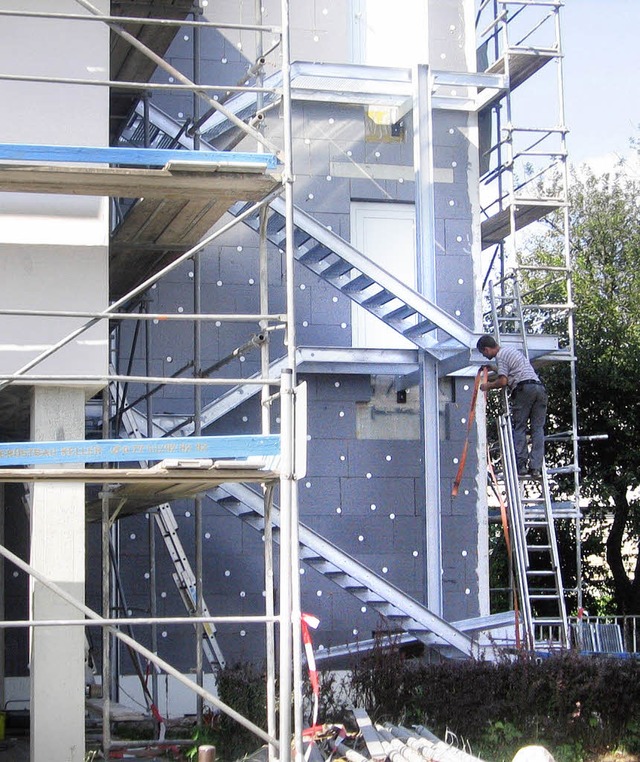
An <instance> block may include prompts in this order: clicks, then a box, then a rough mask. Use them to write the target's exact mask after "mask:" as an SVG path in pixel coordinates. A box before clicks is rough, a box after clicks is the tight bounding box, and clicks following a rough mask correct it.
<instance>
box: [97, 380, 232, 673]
mask: <svg viewBox="0 0 640 762" xmlns="http://www.w3.org/2000/svg"><path fill="white" fill-rule="evenodd" d="M120 391H121V390H119V389H118V385H117V384H111V385H110V392H111V395H112V399H114V401H116V402H117V401H118V400H119V402H120V403H122V395H121V394H120ZM142 418H144V416H142V415H141V413H139V412H137V411H135V409H134V408H129V407H128V406H127V405H126V404H125V405H124V406H123V413H122V425H123V427H124V429H125V431H126V433H127V436H128V437H129V438H131V439H142V438H144V435H143V433H142V431H141V429H140V426H139V421H140V420H141V419H142ZM144 420H145V421H146V418H144ZM151 513H152V515H153V517H154V519H155V522H156V526H157V527H158V529H159V531H160V535H161V536H162V539H163V540H164V544H165V546H166V548H167V551H168V553H169V556H170V558H171V561H172V563H173V568H174V571H173V572H172V577H173V581H174V582H175V585H176V587H177V588H178V592H179V593H180V597H181V598H182V600H183V602H184V605H185V608H186V610H187V612H188V614H189V615H190V616H202V617H208V616H209V609H208V608H207V605H206V603H205V601H204V600H203V599H201V600H200V602H199V603H200V606H199V607H198V598H197V592H196V578H195V575H194V573H193V569H192V568H191V564H190V563H189V559H188V558H187V555H186V553H185V551H184V547H183V545H182V542H181V541H180V538H179V536H178V525H177V523H176V520H175V517H174V515H173V510H172V508H171V505H170V504H169V503H161V504H159V505H157V506H156V507H155V509H153V510H152V511H151ZM215 633H216V628H215V625H214V624H213V623H205V624H203V625H202V648H203V652H204V654H205V656H206V658H207V660H208V662H209V664H210V665H211V669H212V670H214V671H215V670H216V669H218V668H219V667H220V668H224V666H225V659H224V655H223V653H222V650H221V649H220V646H219V644H218V641H217V640H216V635H215Z"/></svg>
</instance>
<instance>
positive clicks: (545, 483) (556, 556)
mask: <svg viewBox="0 0 640 762" xmlns="http://www.w3.org/2000/svg"><path fill="white" fill-rule="evenodd" d="M542 493H543V496H544V512H545V517H546V523H547V531H548V536H549V545H550V548H551V560H552V564H553V570H554V578H555V585H556V589H557V593H558V610H559V615H560V620H561V623H560V626H561V640H562V644H563V645H564V646H568V645H569V620H568V617H567V606H566V602H565V598H564V585H563V583H562V569H561V568H560V553H559V551H558V537H557V533H556V526H555V520H554V517H553V506H552V504H551V490H550V488H549V477H548V475H547V469H546V463H544V462H543V464H542Z"/></svg>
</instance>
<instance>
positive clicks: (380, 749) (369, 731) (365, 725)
mask: <svg viewBox="0 0 640 762" xmlns="http://www.w3.org/2000/svg"><path fill="white" fill-rule="evenodd" d="M351 711H352V712H353V716H354V717H355V719H356V722H357V723H358V727H359V728H360V732H361V733H362V738H363V740H364V742H365V744H366V746H367V751H368V752H369V756H370V757H371V759H372V760H373V762H384V760H385V759H386V758H387V753H386V751H385V750H384V745H383V743H382V739H381V738H380V736H379V735H378V732H377V731H376V729H375V728H374V727H373V723H372V722H371V718H370V717H369V715H368V714H367V713H366V711H365V710H364V709H360V708H355V709H352V710H351Z"/></svg>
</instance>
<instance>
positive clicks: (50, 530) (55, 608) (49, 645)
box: [30, 387, 85, 762]
mask: <svg viewBox="0 0 640 762" xmlns="http://www.w3.org/2000/svg"><path fill="white" fill-rule="evenodd" d="M84 405H85V395H84V392H83V390H82V389H69V388H62V387H35V388H34V392H33V399H32V405H31V438H32V440H33V441H47V440H56V441H62V440H66V439H84ZM55 467H56V466H51V468H55ZM69 467H71V466H69ZM31 563H32V564H33V566H34V567H35V568H36V569H38V570H39V571H40V572H42V573H43V574H44V575H46V576H47V577H48V578H49V579H50V580H52V581H53V582H55V583H57V584H58V585H60V586H61V587H62V588H64V589H65V590H66V591H67V592H69V593H70V594H71V595H73V596H74V597H75V598H77V599H78V600H81V601H84V577H85V501H84V484H75V483H50V484H47V483H35V484H34V485H33V489H32V497H31ZM31 616H32V618H33V619H81V618H83V615H82V614H81V613H79V612H78V611H77V610H76V609H74V608H73V607H71V606H70V605H69V604H67V603H65V602H64V601H62V600H60V599H59V598H58V597H57V596H56V595H55V594H54V593H53V592H51V591H49V590H48V589H46V588H45V587H43V586H42V585H41V584H40V583H38V582H34V581H32V585H31ZM30 673H31V759H32V760H41V759H42V760H44V759H51V760H59V762H63V761H64V762H71V761H72V760H73V762H75V761H76V760H78V762H81V760H83V758H84V753H85V737H84V630H83V628H82V627H76V626H73V627H51V628H46V627H39V628H35V629H34V631H33V635H32V638H31V659H30Z"/></svg>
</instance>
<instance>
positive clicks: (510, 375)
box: [477, 336, 548, 478]
mask: <svg viewBox="0 0 640 762" xmlns="http://www.w3.org/2000/svg"><path fill="white" fill-rule="evenodd" d="M477 347H478V352H480V354H481V355H482V356H483V357H486V358H487V359H488V360H495V361H496V367H493V366H489V367H490V368H491V370H493V371H495V374H494V377H492V378H491V380H488V381H486V382H485V383H483V384H481V385H480V389H481V390H482V391H483V392H486V391H489V390H490V389H503V388H504V387H505V386H508V387H509V392H510V400H511V421H512V427H513V444H514V448H515V451H516V462H517V466H518V475H519V476H526V475H527V474H529V475H530V476H532V477H533V478H539V477H540V476H541V474H542V462H543V460H544V424H545V419H546V416H547V399H548V398H547V391H546V389H545V388H544V385H543V383H542V381H540V379H539V378H538V375H537V373H536V372H535V370H534V369H533V367H532V365H531V363H530V362H529V360H527V358H526V357H525V356H524V355H523V354H522V352H520V351H519V350H518V349H515V348H514V347H501V346H500V345H499V344H498V342H497V341H496V340H495V339H494V338H493V336H481V337H480V338H479V339H478V343H477ZM527 425H529V427H530V429H531V452H530V453H529V452H528V451H527Z"/></svg>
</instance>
